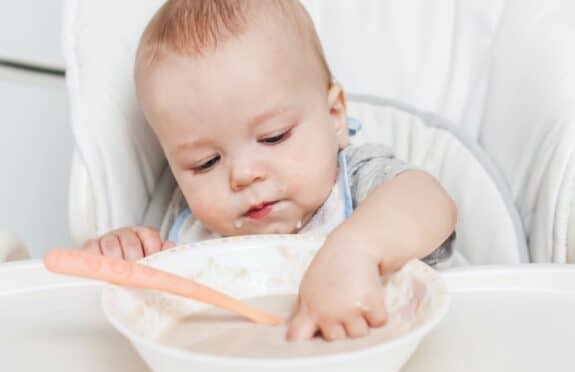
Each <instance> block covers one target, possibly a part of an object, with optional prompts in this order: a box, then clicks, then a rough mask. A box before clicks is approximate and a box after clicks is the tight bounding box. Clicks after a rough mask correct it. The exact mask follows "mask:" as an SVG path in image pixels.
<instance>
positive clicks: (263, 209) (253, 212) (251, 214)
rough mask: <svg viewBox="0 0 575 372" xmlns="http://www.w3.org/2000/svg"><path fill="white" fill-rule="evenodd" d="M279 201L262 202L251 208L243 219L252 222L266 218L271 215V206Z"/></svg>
mask: <svg viewBox="0 0 575 372" xmlns="http://www.w3.org/2000/svg"><path fill="white" fill-rule="evenodd" d="M278 201H279V200H276V201H273V202H263V203H260V204H257V205H254V206H252V207H251V208H250V209H249V210H248V211H247V212H246V213H245V214H244V216H245V217H248V218H252V219H254V220H259V219H262V218H264V217H266V216H267V215H268V214H270V213H271V211H272V209H273V206H274V205H275V204H276V203H277V202H278Z"/></svg>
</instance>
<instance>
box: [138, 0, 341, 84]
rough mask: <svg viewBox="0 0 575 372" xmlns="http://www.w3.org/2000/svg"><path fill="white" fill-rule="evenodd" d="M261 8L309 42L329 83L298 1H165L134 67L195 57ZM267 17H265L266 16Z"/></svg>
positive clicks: (234, 33) (313, 32)
mask: <svg viewBox="0 0 575 372" xmlns="http://www.w3.org/2000/svg"><path fill="white" fill-rule="evenodd" d="M263 8H268V9H271V10H272V11H275V13H272V15H271V16H287V17H285V18H287V19H289V20H291V21H292V22H291V25H292V26H293V27H294V29H295V31H297V32H299V33H300V34H301V35H303V36H304V41H307V42H310V43H311V44H310V45H311V47H312V51H313V52H314V54H315V55H316V57H317V58H319V62H320V66H321V68H322V70H323V72H324V73H325V74H326V77H327V79H328V82H330V83H331V81H332V74H331V71H330V69H329V66H328V64H327V61H326V59H325V55H324V52H323V49H322V46H321V42H320V40H319V37H318V35H317V32H316V30H315V27H314V25H313V21H312V20H311V17H310V16H309V14H308V12H307V11H306V10H305V8H304V7H303V5H301V3H300V2H299V1H298V0H168V1H166V3H165V4H164V5H163V6H162V7H161V8H160V9H159V10H158V11H157V12H156V14H155V15H154V16H153V18H152V19H151V20H150V22H149V23H148V25H147V27H146V29H145V30H144V33H143V34H142V37H141V39H140V44H139V46H138V53H137V61H136V64H140V63H144V64H147V65H153V64H154V63H156V62H158V61H160V60H161V59H162V58H163V56H164V55H165V54H166V53H176V54H179V55H190V56H197V55H202V54H203V53H204V52H206V51H208V50H209V49H211V48H217V47H218V45H219V44H222V43H224V42H225V41H227V40H229V39H230V38H233V37H236V36H239V35H241V34H242V33H243V32H244V31H245V29H246V28H247V26H248V25H249V23H250V19H249V17H250V16H251V15H253V14H254V12H258V11H259V12H261V11H262V10H263ZM266 16H268V15H266Z"/></svg>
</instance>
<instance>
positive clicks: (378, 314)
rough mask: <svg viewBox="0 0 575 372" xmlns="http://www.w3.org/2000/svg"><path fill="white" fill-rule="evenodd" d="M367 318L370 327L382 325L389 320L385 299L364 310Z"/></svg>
mask: <svg viewBox="0 0 575 372" xmlns="http://www.w3.org/2000/svg"><path fill="white" fill-rule="evenodd" d="M364 316H365V319H366V320H367V323H368V324H369V326H370V327H374V328H375V327H381V326H382V325H384V324H385V323H386V322H387V311H386V310H385V305H384V303H383V300H382V301H381V302H380V303H379V304H374V305H373V306H371V307H370V308H369V309H368V310H366V311H365V312H364Z"/></svg>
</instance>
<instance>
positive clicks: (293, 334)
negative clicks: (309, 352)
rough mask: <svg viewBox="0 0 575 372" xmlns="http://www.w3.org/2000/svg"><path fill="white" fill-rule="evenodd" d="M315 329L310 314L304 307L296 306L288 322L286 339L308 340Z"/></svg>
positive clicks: (315, 325) (314, 323)
mask: <svg viewBox="0 0 575 372" xmlns="http://www.w3.org/2000/svg"><path fill="white" fill-rule="evenodd" d="M317 329H318V328H317V324H316V322H315V320H314V319H313V318H312V317H311V316H310V314H309V313H308V312H307V311H306V310H305V309H303V308H301V307H298V309H297V311H296V313H295V315H294V316H293V318H292V319H291V321H290V323H289V327H288V331H287V339H288V341H303V340H309V339H310V338H312V337H313V335H314V334H315V332H316V331H317Z"/></svg>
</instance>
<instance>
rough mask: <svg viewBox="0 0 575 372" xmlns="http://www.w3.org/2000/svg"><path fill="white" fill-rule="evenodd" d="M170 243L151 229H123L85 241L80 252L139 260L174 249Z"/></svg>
mask: <svg viewBox="0 0 575 372" xmlns="http://www.w3.org/2000/svg"><path fill="white" fill-rule="evenodd" d="M174 246H175V244H174V243H172V242H171V241H165V242H162V241H161V240H160V234H159V233H158V231H156V230H155V229H153V228H151V227H143V226H134V227H124V228H121V229H118V230H114V231H111V232H109V233H107V234H105V235H102V236H101V237H99V238H97V239H90V240H87V241H86V242H85V243H84V245H82V250H83V251H86V252H90V253H94V254H97V255H104V256H112V257H121V258H125V259H127V260H130V261H136V260H139V259H140V258H142V257H146V256H150V255H152V254H154V253H157V252H159V251H161V250H164V249H169V248H172V247H174Z"/></svg>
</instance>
